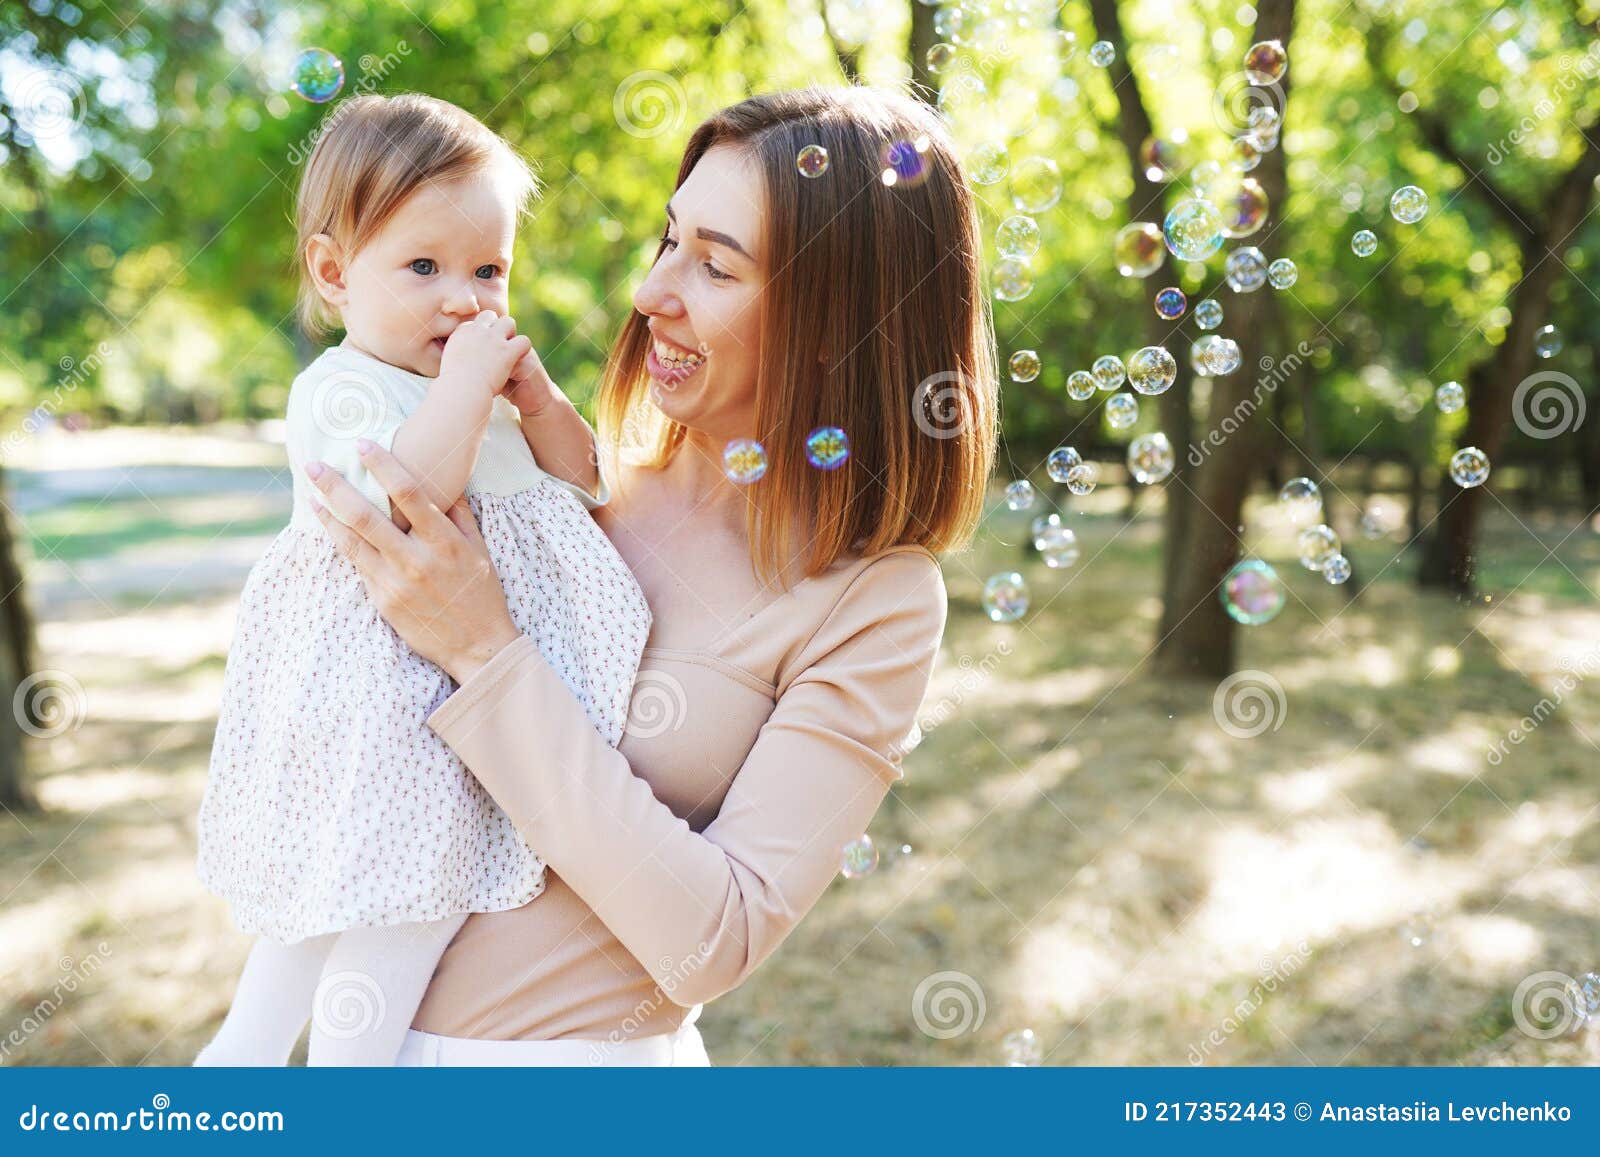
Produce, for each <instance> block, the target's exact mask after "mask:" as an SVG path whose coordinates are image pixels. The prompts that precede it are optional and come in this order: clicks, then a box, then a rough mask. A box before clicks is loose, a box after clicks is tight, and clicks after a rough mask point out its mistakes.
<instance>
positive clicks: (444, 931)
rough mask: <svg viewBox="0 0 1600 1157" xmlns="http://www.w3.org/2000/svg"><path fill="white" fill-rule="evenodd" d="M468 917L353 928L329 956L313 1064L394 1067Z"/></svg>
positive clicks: (317, 1003)
mask: <svg viewBox="0 0 1600 1157" xmlns="http://www.w3.org/2000/svg"><path fill="white" fill-rule="evenodd" d="M466 918H467V917H466V914H465V913H462V914H461V915H458V916H446V917H445V918H444V919H443V920H431V921H428V922H426V923H414V924H392V925H390V926H388V927H385V928H352V929H350V930H349V931H347V932H341V933H340V934H339V941H338V943H337V944H335V945H334V946H333V951H332V952H330V953H329V954H328V961H327V963H326V964H325V965H324V966H323V969H322V980H321V982H320V983H319V984H318V985H317V995H316V999H315V1000H314V1001H313V1002H312V1013H311V1051H310V1054H309V1055H308V1057H307V1060H306V1063H307V1064H308V1065H392V1064H394V1062H395V1058H396V1057H398V1056H399V1055H400V1046H401V1044H402V1043H404V1041H405V1037H406V1030H407V1029H409V1028H410V1027H411V1019H412V1017H413V1016H415V1015H416V1011H417V1007H418V1006H419V1005H421V1003H422V994H423V993H424V992H425V991H426V990H427V987H428V981H429V980H430V979H431V978H432V977H433V970H434V968H435V967H436V966H437V965H438V963H439V957H441V956H443V955H444V950H445V949H446V948H447V947H449V945H450V941H451V940H452V939H454V937H455V934H456V931H457V930H458V929H459V928H460V927H461V925H462V924H463V923H464V922H465V921H466Z"/></svg>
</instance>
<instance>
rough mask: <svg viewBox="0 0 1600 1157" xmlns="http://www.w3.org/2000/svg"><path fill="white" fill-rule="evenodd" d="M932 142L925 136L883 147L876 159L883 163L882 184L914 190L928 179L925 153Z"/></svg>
mask: <svg viewBox="0 0 1600 1157" xmlns="http://www.w3.org/2000/svg"><path fill="white" fill-rule="evenodd" d="M932 143H933V142H932V141H931V140H930V139H929V138H928V137H927V136H926V135H923V136H920V137H917V138H916V139H914V140H909V141H907V140H895V141H890V142H889V143H888V144H886V145H884V146H883V149H882V150H881V151H880V152H879V154H878V159H879V160H881V161H882V162H883V183H884V184H885V185H888V186H890V187H894V186H899V187H900V188H905V189H914V188H916V187H917V186H918V185H920V184H922V183H923V182H924V181H926V180H927V179H928V173H929V172H930V171H931V169H930V166H929V164H928V158H927V152H928V149H929V148H930V147H931V145H932Z"/></svg>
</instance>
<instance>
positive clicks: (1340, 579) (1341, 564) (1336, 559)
mask: <svg viewBox="0 0 1600 1157" xmlns="http://www.w3.org/2000/svg"><path fill="white" fill-rule="evenodd" d="M1322 577H1323V578H1325V579H1327V580H1328V582H1329V583H1331V584H1332V585H1334V586H1338V585H1339V584H1340V583H1345V582H1349V581H1350V560H1349V559H1347V558H1345V556H1344V555H1342V554H1336V555H1334V556H1333V557H1332V558H1330V559H1329V560H1328V561H1327V562H1325V563H1323V564H1322Z"/></svg>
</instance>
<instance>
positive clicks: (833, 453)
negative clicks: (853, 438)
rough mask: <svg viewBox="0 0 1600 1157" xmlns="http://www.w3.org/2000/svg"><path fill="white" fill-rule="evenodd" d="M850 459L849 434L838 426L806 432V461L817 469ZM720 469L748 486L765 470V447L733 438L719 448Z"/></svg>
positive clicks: (763, 474)
mask: <svg viewBox="0 0 1600 1157" xmlns="http://www.w3.org/2000/svg"><path fill="white" fill-rule="evenodd" d="M849 460H850V435H848V434H847V433H845V431H844V429H843V428H842V427H840V426H818V427H817V428H816V429H815V430H812V431H811V433H809V434H807V435H806V461H807V462H809V463H810V464H811V465H812V466H814V467H816V468H817V469H818V470H837V469H839V467H841V466H843V465H844V464H845V463H846V462H848V461H849ZM722 472H723V473H724V474H726V475H727V476H728V479H729V480H730V481H732V482H736V483H738V484H739V485H740V486H749V485H751V484H752V483H755V482H759V481H760V480H761V479H762V478H763V477H765V475H766V473H767V448H766V447H765V446H763V445H762V444H761V443H760V442H758V441H756V439H754V438H735V439H733V440H732V441H730V442H729V443H728V444H727V445H726V446H724V447H723V448H722Z"/></svg>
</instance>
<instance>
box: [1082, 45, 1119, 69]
mask: <svg viewBox="0 0 1600 1157" xmlns="http://www.w3.org/2000/svg"><path fill="white" fill-rule="evenodd" d="M1116 58H1117V50H1116V48H1115V47H1114V46H1113V45H1112V43H1111V41H1109V40H1096V41H1095V42H1094V43H1093V44H1091V45H1090V46H1089V63H1090V64H1092V65H1094V66H1095V67H1096V68H1108V67H1110V65H1111V62H1112V61H1113V60H1115V59H1116Z"/></svg>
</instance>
